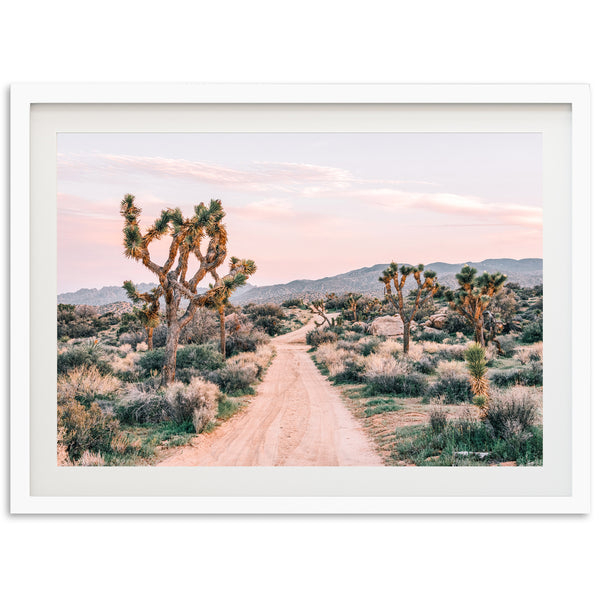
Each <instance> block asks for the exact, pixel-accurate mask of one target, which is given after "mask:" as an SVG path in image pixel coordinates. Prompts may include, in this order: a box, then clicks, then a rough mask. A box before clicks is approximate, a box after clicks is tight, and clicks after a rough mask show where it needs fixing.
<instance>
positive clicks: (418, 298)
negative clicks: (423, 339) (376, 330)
mask: <svg viewBox="0 0 600 600" xmlns="http://www.w3.org/2000/svg"><path fill="white" fill-rule="evenodd" d="M409 275H412V276H413V277H414V278H415V281H416V282H417V290H416V292H417V293H416V295H415V298H414V300H413V305H412V308H411V307H410V306H409V305H408V303H406V304H405V302H404V295H403V290H404V285H405V283H406V278H407V277H408V276H409ZM379 281H381V282H383V284H384V285H385V299H386V300H387V301H388V302H390V303H391V304H392V306H393V307H394V308H395V309H396V310H397V311H398V314H399V315H400V318H401V319H402V323H403V324H404V335H403V342H404V345H403V350H404V352H405V353H406V352H408V350H409V346H410V325H411V323H412V321H413V319H414V318H415V314H416V312H417V310H418V309H419V306H421V305H422V304H424V303H425V302H427V301H428V300H429V299H430V298H431V297H432V296H433V294H435V291H436V290H437V288H438V282H437V275H436V272H435V271H425V267H424V266H423V265H417V266H416V267H413V266H410V265H402V266H401V267H400V270H398V265H397V264H396V263H395V262H392V263H390V266H389V267H388V268H387V269H385V271H384V272H383V274H382V276H381V277H380V278H379ZM392 283H393V284H394V288H395V290H396V292H395V293H394V292H393V291H392Z"/></svg>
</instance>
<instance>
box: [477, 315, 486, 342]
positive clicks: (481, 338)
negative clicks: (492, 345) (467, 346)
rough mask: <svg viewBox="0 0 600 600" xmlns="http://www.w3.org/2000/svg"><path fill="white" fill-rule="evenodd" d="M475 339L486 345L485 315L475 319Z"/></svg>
mask: <svg viewBox="0 0 600 600" xmlns="http://www.w3.org/2000/svg"><path fill="white" fill-rule="evenodd" d="M475 341H476V342H478V343H479V344H481V345H482V346H484V347H485V337H484V336H483V317H481V318H479V319H477V320H476V321H475Z"/></svg>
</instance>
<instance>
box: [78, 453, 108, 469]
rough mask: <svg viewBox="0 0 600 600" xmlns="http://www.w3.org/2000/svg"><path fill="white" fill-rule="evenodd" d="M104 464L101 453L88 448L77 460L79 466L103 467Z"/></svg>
mask: <svg viewBox="0 0 600 600" xmlns="http://www.w3.org/2000/svg"><path fill="white" fill-rule="evenodd" d="M105 464H106V463H105V462H104V457H103V456H102V454H100V453H99V452H90V451H89V450H86V451H85V452H84V453H83V454H82V455H81V458H80V459H79V460H78V461H77V466H79V467H103V466H104V465H105Z"/></svg>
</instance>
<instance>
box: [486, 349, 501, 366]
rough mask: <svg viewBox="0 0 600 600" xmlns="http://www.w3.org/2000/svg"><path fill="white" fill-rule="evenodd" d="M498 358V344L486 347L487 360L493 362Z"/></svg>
mask: <svg viewBox="0 0 600 600" xmlns="http://www.w3.org/2000/svg"><path fill="white" fill-rule="evenodd" d="M496 358H498V349H497V348H496V346H486V347H485V362H486V363H491V362H492V361H493V360H494V359H496Z"/></svg>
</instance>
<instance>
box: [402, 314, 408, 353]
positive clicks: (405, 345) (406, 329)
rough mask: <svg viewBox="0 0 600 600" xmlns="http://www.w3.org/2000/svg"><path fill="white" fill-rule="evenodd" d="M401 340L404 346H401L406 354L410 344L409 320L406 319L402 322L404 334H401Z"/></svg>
mask: <svg viewBox="0 0 600 600" xmlns="http://www.w3.org/2000/svg"><path fill="white" fill-rule="evenodd" d="M403 338H404V339H403V340H402V341H403V342H404V346H403V348H402V349H403V351H404V354H406V353H407V352H408V348H409V346H410V321H407V322H405V323H404V336H403Z"/></svg>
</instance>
